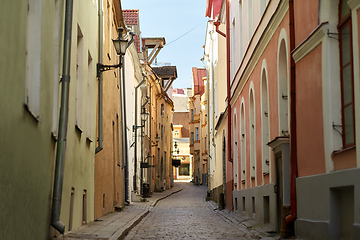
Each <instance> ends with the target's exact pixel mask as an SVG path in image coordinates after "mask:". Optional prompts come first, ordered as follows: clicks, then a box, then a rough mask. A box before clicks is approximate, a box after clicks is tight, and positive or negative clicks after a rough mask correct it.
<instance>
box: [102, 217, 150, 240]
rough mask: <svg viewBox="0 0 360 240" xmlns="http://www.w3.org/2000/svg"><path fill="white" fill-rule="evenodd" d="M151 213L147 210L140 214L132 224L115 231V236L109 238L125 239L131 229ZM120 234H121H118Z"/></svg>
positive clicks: (110, 239) (111, 239) (112, 239)
mask: <svg viewBox="0 0 360 240" xmlns="http://www.w3.org/2000/svg"><path fill="white" fill-rule="evenodd" d="M148 214H149V210H147V211H146V212H144V213H143V214H141V215H139V217H138V218H136V219H135V220H134V221H133V222H132V223H131V224H130V226H128V227H126V228H125V229H119V230H118V231H116V232H115V234H114V235H113V236H111V237H110V238H109V240H115V239H117V240H121V239H124V238H125V237H126V235H127V234H128V233H129V232H130V230H131V229H132V228H133V227H135V226H136V225H137V224H138V223H139V222H140V221H141V220H142V219H143V218H144V217H146V215H148ZM118 235H119V236H118Z"/></svg>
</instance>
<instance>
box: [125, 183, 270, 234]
mask: <svg viewBox="0 0 360 240" xmlns="http://www.w3.org/2000/svg"><path fill="white" fill-rule="evenodd" d="M177 184H180V186H181V187H182V188H183V190H182V191H181V192H179V193H176V194H174V195H172V196H170V197H168V198H166V199H164V200H162V201H160V202H159V203H158V205H157V206H155V207H154V208H153V209H152V210H151V212H150V213H149V214H148V215H147V216H146V217H145V218H144V219H143V220H142V221H141V222H140V223H139V224H138V225H137V226H135V227H134V228H133V229H132V230H131V231H130V232H129V233H128V235H127V236H126V237H125V239H133V240H137V239H232V240H233V239H261V237H259V236H258V235H256V234H254V232H253V230H252V229H251V228H249V227H247V226H246V225H244V224H239V222H238V221H232V219H231V218H229V217H226V214H225V213H224V212H222V211H221V212H222V213H221V214H220V213H219V211H214V209H213V208H211V205H209V204H208V203H206V202H205V201H204V197H205V196H206V191H207V188H206V187H203V186H200V187H199V186H194V185H193V184H192V183H177ZM209 206H210V207H209ZM263 239H276V238H272V237H269V236H264V238H263Z"/></svg>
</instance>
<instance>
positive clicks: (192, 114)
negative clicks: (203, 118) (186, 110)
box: [191, 109, 194, 121]
mask: <svg viewBox="0 0 360 240" xmlns="http://www.w3.org/2000/svg"><path fill="white" fill-rule="evenodd" d="M191 121H194V109H191Z"/></svg>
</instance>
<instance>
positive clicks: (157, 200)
mask: <svg viewBox="0 0 360 240" xmlns="http://www.w3.org/2000/svg"><path fill="white" fill-rule="evenodd" d="M181 190H182V188H180V189H179V190H176V191H173V192H171V193H169V194H167V195H165V196H163V197H161V198H158V199H156V200H155V202H153V203H152V204H151V205H150V206H151V207H155V206H156V204H157V203H158V202H159V201H160V200H163V199H164V198H167V197H169V196H171V195H173V194H175V193H178V192H180V191H181Z"/></svg>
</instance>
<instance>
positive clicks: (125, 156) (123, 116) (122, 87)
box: [119, 55, 129, 202]
mask: <svg viewBox="0 0 360 240" xmlns="http://www.w3.org/2000/svg"><path fill="white" fill-rule="evenodd" d="M119 58H120V59H119V61H120V65H122V69H119V71H120V74H119V75H120V77H121V70H122V79H121V80H122V81H121V84H120V102H121V129H122V134H123V139H122V155H123V166H124V168H125V174H124V181H125V202H129V192H128V191H129V185H128V183H129V168H128V152H127V151H128V147H127V129H126V94H125V92H126V91H125V60H124V57H123V56H121V55H120V57H119Z"/></svg>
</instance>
